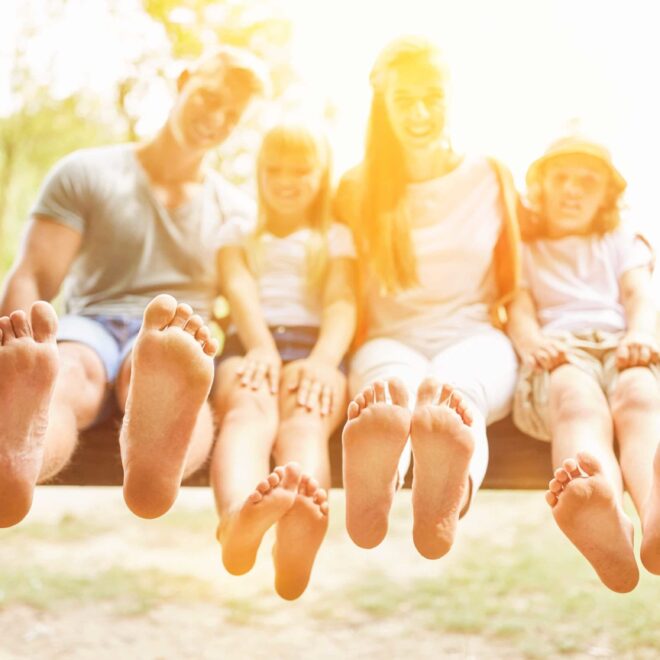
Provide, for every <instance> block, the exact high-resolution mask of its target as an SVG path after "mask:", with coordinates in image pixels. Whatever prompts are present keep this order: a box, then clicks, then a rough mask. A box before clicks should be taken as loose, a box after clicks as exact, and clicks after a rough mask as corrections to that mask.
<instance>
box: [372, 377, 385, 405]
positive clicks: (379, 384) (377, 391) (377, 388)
mask: <svg viewBox="0 0 660 660" xmlns="http://www.w3.org/2000/svg"><path fill="white" fill-rule="evenodd" d="M374 400H375V401H376V403H385V402H386V400H387V399H386V397H385V383H384V382H383V381H382V380H377V381H376V382H375V383H374Z"/></svg>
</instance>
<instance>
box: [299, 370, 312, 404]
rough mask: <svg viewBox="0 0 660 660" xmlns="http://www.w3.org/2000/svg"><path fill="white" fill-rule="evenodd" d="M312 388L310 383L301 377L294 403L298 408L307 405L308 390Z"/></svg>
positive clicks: (307, 379) (304, 377)
mask: <svg viewBox="0 0 660 660" xmlns="http://www.w3.org/2000/svg"><path fill="white" fill-rule="evenodd" d="M311 386H312V382H311V381H310V380H309V378H307V377H306V376H303V377H302V378H301V379H300V385H299V386H298V398H297V399H296V403H297V404H298V405H299V406H305V405H307V397H308V396H309V388H310V387H311Z"/></svg>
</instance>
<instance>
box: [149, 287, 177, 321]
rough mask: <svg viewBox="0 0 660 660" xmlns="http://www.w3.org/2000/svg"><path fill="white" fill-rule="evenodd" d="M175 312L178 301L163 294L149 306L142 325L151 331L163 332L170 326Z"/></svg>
mask: <svg viewBox="0 0 660 660" xmlns="http://www.w3.org/2000/svg"><path fill="white" fill-rule="evenodd" d="M175 312H176V299H175V298H173V297H172V296H170V295H168V294H166V293H162V294H161V295H159V296H156V297H155V298H154V299H153V300H152V301H151V302H150V303H149V304H148V305H147V308H146V309H145V310H144V320H143V322H142V325H143V326H144V327H145V328H148V329H149V330H162V329H163V328H165V327H167V326H168V325H169V323H170V321H171V320H172V318H173V317H174V313H175Z"/></svg>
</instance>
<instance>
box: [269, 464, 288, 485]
mask: <svg viewBox="0 0 660 660" xmlns="http://www.w3.org/2000/svg"><path fill="white" fill-rule="evenodd" d="M283 478H284V468H282V467H276V468H275V469H274V470H273V471H272V472H271V473H270V474H269V475H268V479H267V481H268V483H269V484H270V485H271V487H272V488H275V486H277V485H278V484H279V483H281V482H282V479H283Z"/></svg>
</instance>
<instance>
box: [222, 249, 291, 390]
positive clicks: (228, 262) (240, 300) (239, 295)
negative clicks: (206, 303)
mask: <svg viewBox="0 0 660 660" xmlns="http://www.w3.org/2000/svg"><path fill="white" fill-rule="evenodd" d="M217 267H218V275H219V278H220V289H221V291H222V293H223V295H224V296H225V298H227V301H228V302H229V308H230V310H231V318H232V320H233V322H234V324H235V325H236V330H237V332H238V336H239V337H240V339H241V342H242V344H243V346H245V350H246V355H245V360H244V361H243V364H242V365H241V367H239V370H238V373H239V374H240V375H241V376H242V378H241V385H244V386H248V385H250V386H251V387H252V389H258V388H259V387H260V386H261V384H262V382H263V381H264V379H266V380H268V382H269V384H270V391H271V392H272V393H273V394H276V393H277V391H278V388H279V373H280V367H281V363H282V361H281V359H280V354H279V352H278V350H277V347H276V346H275V342H274V340H273V337H272V335H271V334H270V330H269V329H268V326H267V325H266V321H265V320H264V317H263V315H262V313H261V304H260V301H259V289H258V287H257V282H256V281H255V279H254V277H253V275H252V273H251V272H250V269H249V268H248V265H247V263H246V260H245V252H244V251H243V248H241V247H239V246H236V245H231V246H227V247H224V248H222V249H221V250H220V251H219V252H218V257H217Z"/></svg>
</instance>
